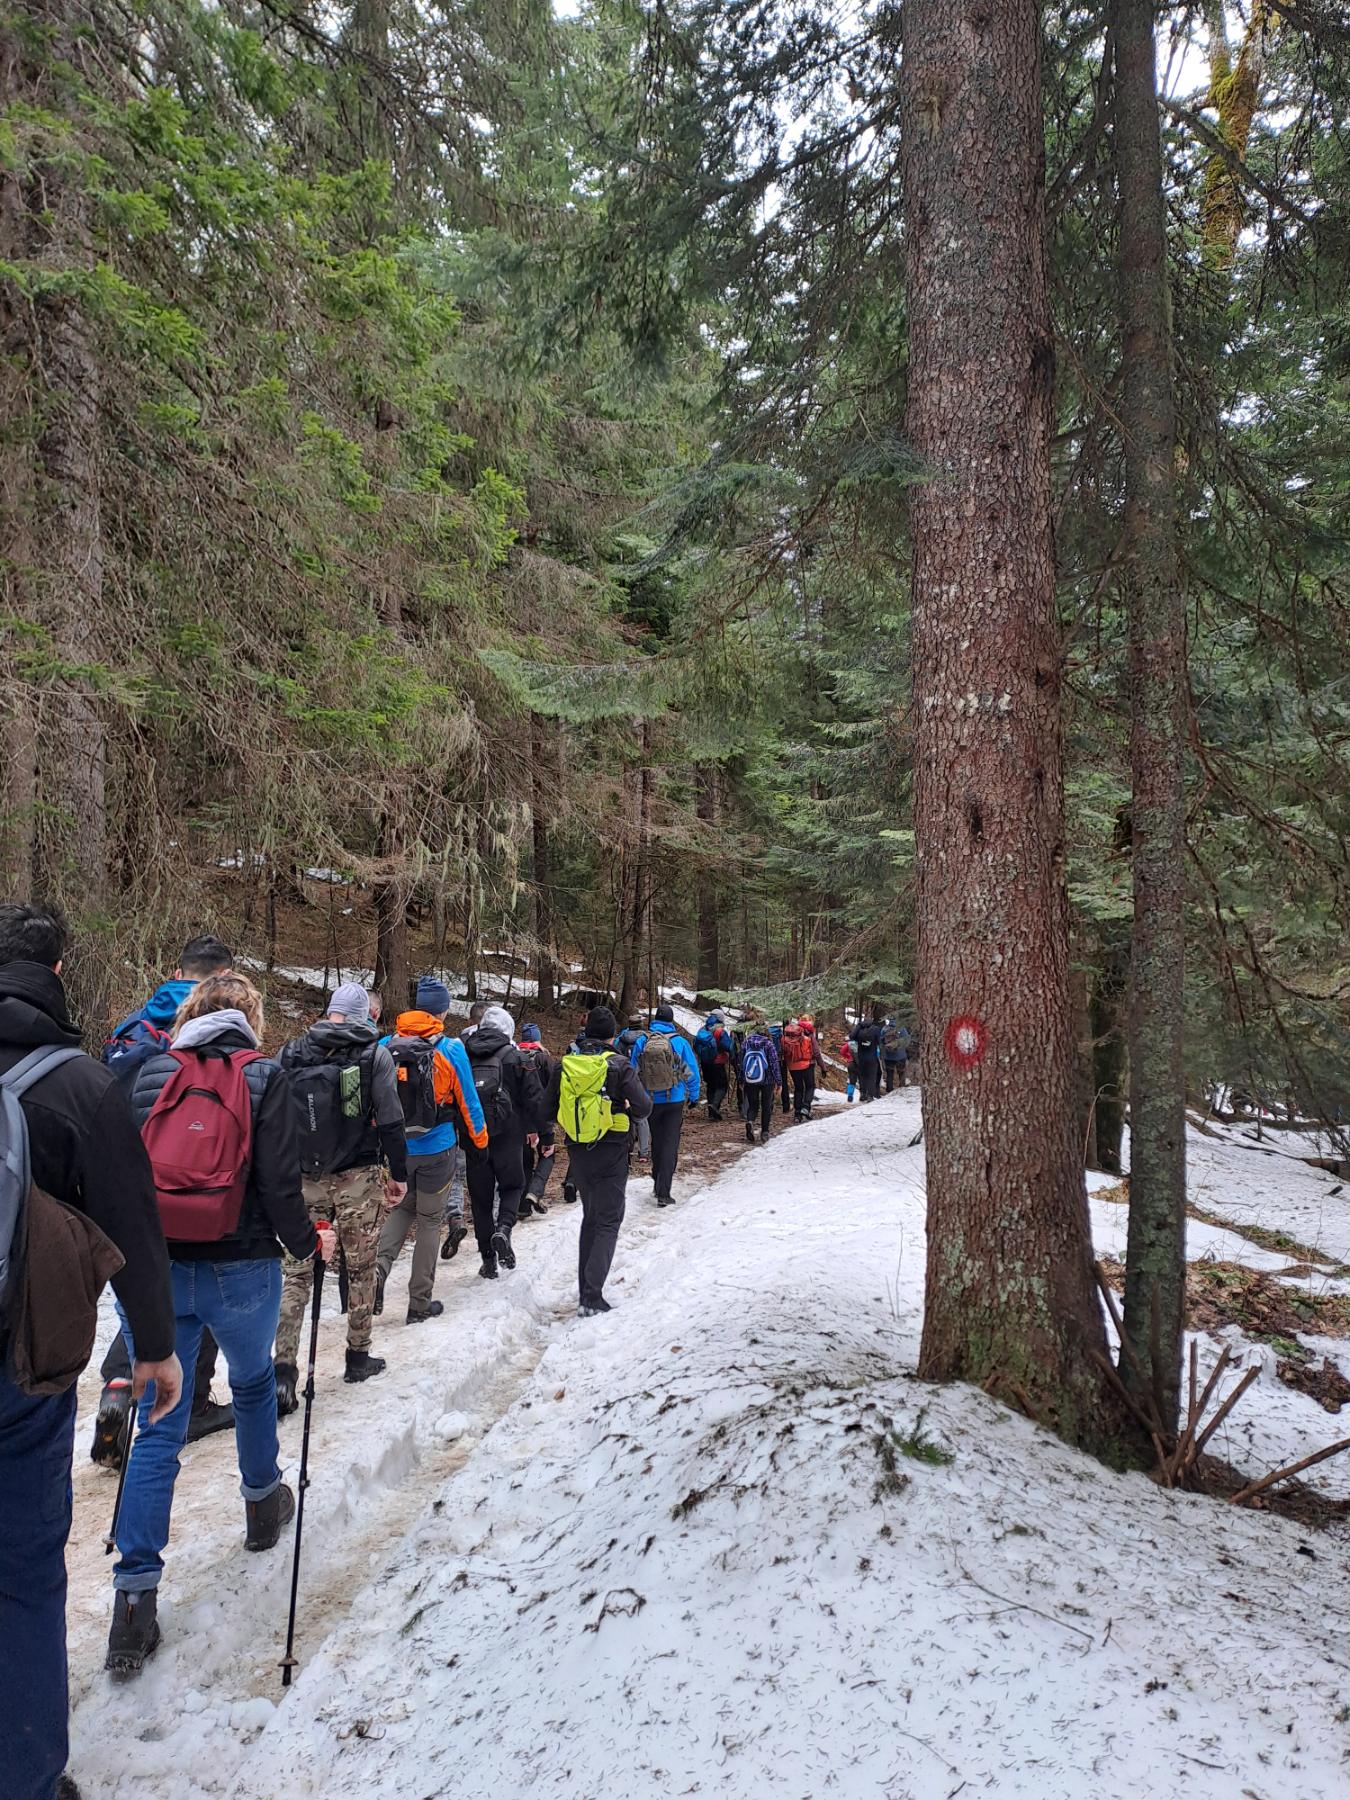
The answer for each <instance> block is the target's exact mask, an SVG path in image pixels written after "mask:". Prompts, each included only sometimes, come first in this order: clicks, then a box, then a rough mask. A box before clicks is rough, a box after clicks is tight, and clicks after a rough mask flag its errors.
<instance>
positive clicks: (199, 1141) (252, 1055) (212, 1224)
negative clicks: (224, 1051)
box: [141, 1050, 259, 1244]
mask: <svg viewBox="0 0 1350 1800" xmlns="http://www.w3.org/2000/svg"><path fill="white" fill-rule="evenodd" d="M170 1054H171V1055H172V1057H173V1059H174V1061H175V1062H176V1063H177V1064H178V1067H177V1068H176V1069H175V1070H174V1072H173V1074H172V1075H170V1077H169V1079H168V1080H167V1081H166V1082H165V1083H164V1086H163V1088H162V1089H161V1090H160V1094H159V1098H158V1099H157V1100H156V1101H155V1104H154V1105H153V1106H152V1107H151V1108H150V1115H149V1117H148V1118H147V1119H146V1121H145V1123H144V1125H142V1127H141V1138H142V1140H143V1141H144V1144H145V1148H146V1151H147V1152H148V1154H149V1157H150V1167H151V1169H152V1170H153V1171H154V1177H155V1197H156V1199H157V1200H158V1201H159V1219H160V1224H161V1225H162V1226H163V1227H164V1235H165V1237H166V1238H169V1239H171V1240H175V1239H176V1240H177V1241H179V1242H181V1243H184V1244H214V1243H217V1242H218V1241H219V1240H220V1239H221V1238H224V1237H228V1236H229V1235H230V1233H231V1232H232V1231H233V1230H235V1228H236V1227H237V1226H238V1224H239V1215H240V1213H241V1212H242V1211H243V1208H244V1190H245V1188H246V1187H247V1185H248V1165H249V1155H250V1151H251V1149H252V1144H253V1107H252V1103H251V1102H250V1099H249V1092H248V1083H247V1082H246V1081H245V1079H244V1070H245V1068H246V1067H247V1066H248V1064H249V1063H251V1062H256V1061H257V1060H258V1056H259V1052H258V1051H256V1050H234V1051H231V1053H230V1054H229V1055H228V1056H199V1055H198V1054H197V1053H196V1052H195V1051H193V1050H174V1051H171V1052H170Z"/></svg>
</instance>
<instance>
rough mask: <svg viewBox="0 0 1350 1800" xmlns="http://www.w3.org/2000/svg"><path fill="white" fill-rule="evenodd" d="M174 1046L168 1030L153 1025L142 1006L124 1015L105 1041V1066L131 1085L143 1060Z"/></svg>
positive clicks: (123, 1082)
mask: <svg viewBox="0 0 1350 1800" xmlns="http://www.w3.org/2000/svg"><path fill="white" fill-rule="evenodd" d="M172 1046H173V1039H172V1038H171V1037H170V1035H169V1033H168V1032H167V1031H161V1030H160V1029H159V1027H158V1026H157V1025H152V1024H151V1023H150V1021H149V1019H147V1018H146V1016H145V1009H144V1007H142V1008H141V1010H140V1012H134V1013H132V1014H131V1015H130V1017H129V1018H126V1019H123V1021H122V1023H121V1024H120V1025H119V1026H117V1028H116V1029H115V1030H114V1032H113V1034H112V1036H111V1037H110V1038H109V1039H108V1041H107V1043H106V1044H104V1046H103V1066H104V1067H105V1068H106V1069H110V1070H111V1071H112V1073H113V1074H114V1075H115V1076H116V1077H117V1079H118V1081H119V1082H121V1084H122V1085H123V1087H126V1088H129V1087H130V1086H131V1085H132V1083H133V1082H134V1081H135V1079H136V1072H137V1070H138V1069H139V1068H140V1066H141V1064H142V1063H147V1062H149V1060H150V1058H151V1057H152V1056H161V1055H162V1054H163V1053H164V1052H165V1051H166V1050H169V1049H171V1048H172Z"/></svg>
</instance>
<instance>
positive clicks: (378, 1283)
mask: <svg viewBox="0 0 1350 1800" xmlns="http://www.w3.org/2000/svg"><path fill="white" fill-rule="evenodd" d="M370 1310H371V1312H372V1313H382V1312H383V1311H384V1276H383V1275H381V1274H380V1272H379V1270H378V1269H377V1270H376V1271H375V1298H374V1300H373V1301H372V1302H371V1307H370Z"/></svg>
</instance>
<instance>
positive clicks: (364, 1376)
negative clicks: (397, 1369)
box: [342, 1344, 384, 1381]
mask: <svg viewBox="0 0 1350 1800" xmlns="http://www.w3.org/2000/svg"><path fill="white" fill-rule="evenodd" d="M383 1373H384V1358H383V1357H382V1356H372V1355H371V1354H370V1352H369V1350H353V1349H352V1347H351V1346H350V1344H349V1345H348V1346H347V1373H346V1374H345V1375H344V1376H343V1377H342V1379H343V1380H344V1381H369V1380H370V1378H371V1376H372V1375H381V1374H383Z"/></svg>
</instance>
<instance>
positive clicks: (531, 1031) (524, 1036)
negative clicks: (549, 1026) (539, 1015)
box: [520, 1025, 544, 1044]
mask: <svg viewBox="0 0 1350 1800" xmlns="http://www.w3.org/2000/svg"><path fill="white" fill-rule="evenodd" d="M520 1041H521V1043H522V1044H542V1043H543V1041H544V1040H543V1038H542V1037H541V1036H540V1035H539V1027H538V1026H537V1025H522V1026H521V1028H520Z"/></svg>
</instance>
